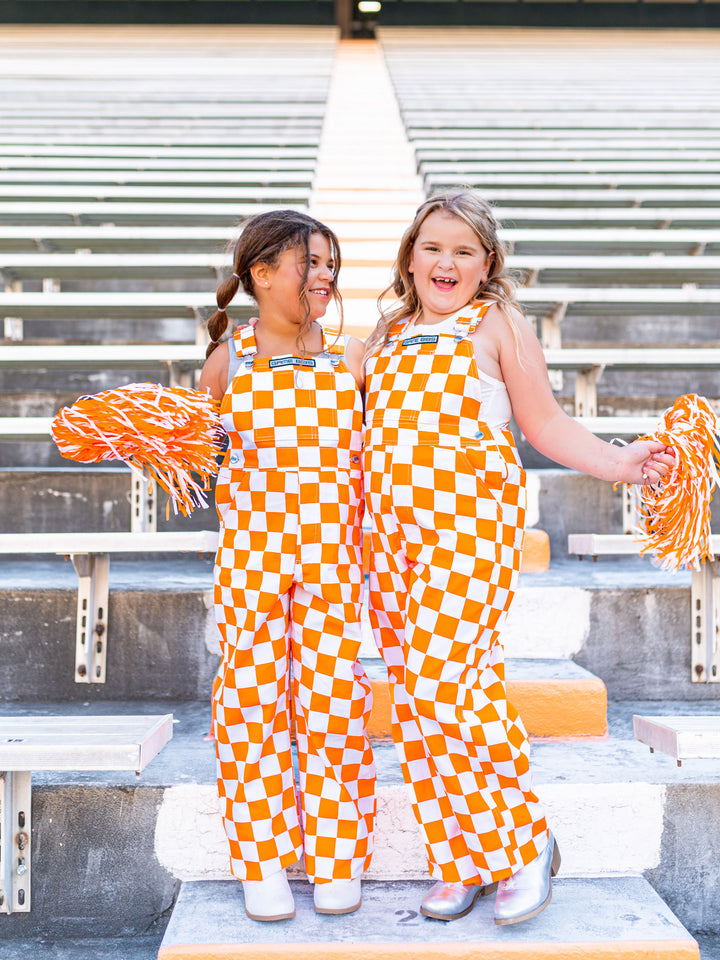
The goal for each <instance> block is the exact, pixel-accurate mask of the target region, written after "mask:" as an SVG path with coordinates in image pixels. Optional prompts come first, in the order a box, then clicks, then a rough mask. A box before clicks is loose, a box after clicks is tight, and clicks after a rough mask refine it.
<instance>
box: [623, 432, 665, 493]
mask: <svg viewBox="0 0 720 960" xmlns="http://www.w3.org/2000/svg"><path fill="white" fill-rule="evenodd" d="M619 454H620V457H619V461H620V463H619V467H620V476H619V477H618V480H619V481H620V482H621V483H640V484H647V485H649V486H654V485H655V484H656V483H660V482H661V481H663V480H664V479H665V478H666V477H667V476H669V474H670V472H671V470H672V468H673V466H674V464H675V451H674V450H673V448H672V447H666V446H665V444H664V443H660V442H658V441H657V440H635V441H634V442H633V443H629V444H628V445H627V446H626V447H622V448H621V449H620V451H619Z"/></svg>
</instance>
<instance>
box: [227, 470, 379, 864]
mask: <svg viewBox="0 0 720 960" xmlns="http://www.w3.org/2000/svg"><path fill="white" fill-rule="evenodd" d="M361 496H362V492H361V480H360V477H359V471H355V475H354V476H352V477H351V476H350V475H349V474H348V473H347V472H344V471H333V470H321V471H290V470H289V471H280V470H250V471H245V470H233V471H232V472H229V471H227V470H223V471H221V474H220V476H219V478H218V486H217V488H216V502H217V504H218V511H219V513H220V517H221V521H222V522H221V538H220V546H219V549H218V555H217V563H216V567H215V608H216V611H217V618H218V626H219V628H220V632H221V636H222V652H223V658H222V663H221V666H220V671H219V674H218V681H217V682H216V685H215V688H214V719H215V730H216V748H217V759H218V786H219V792H220V798H221V804H222V807H223V819H224V824H225V829H226V832H227V837H228V841H229V844H230V862H231V869H232V871H233V873H234V875H235V876H236V877H237V878H238V879H240V880H245V879H250V880H259V879H262V878H263V877H267V876H270V875H272V874H273V873H276V872H277V871H279V870H280V869H282V868H283V867H285V866H287V865H288V864H290V863H293V862H295V861H296V860H297V859H298V858H299V857H300V856H301V855H302V854H303V853H304V855H305V868H306V871H307V874H308V876H309V878H310V879H311V880H313V881H315V880H320V881H322V880H331V879H341V878H342V879H349V878H353V877H356V876H359V875H360V874H361V873H363V872H364V871H365V870H366V869H367V867H368V865H369V862H370V858H371V854H372V836H373V833H372V831H373V817H374V809H375V800H374V786H375V769H374V764H373V758H372V752H371V749H370V745H369V742H368V740H367V737H366V734H365V730H366V727H367V722H368V720H369V715H370V710H371V707H372V693H371V689H370V684H369V681H368V680H367V678H366V676H365V674H364V672H363V670H362V667H361V666H360V665H359V663H358V661H357V657H358V653H359V648H360V604H361V601H362V589H363V581H362V562H361V557H362V555H361V539H360V537H361V533H360V526H359V519H358V510H359V508H360V503H361ZM291 684H292V692H291V689H290V687H291ZM293 712H294V718H295V730H296V738H297V755H298V766H299V771H298V772H299V791H298V792H297V796H296V788H295V777H294V772H293V763H292V756H291V727H292V722H291V721H292V718H291V714H292V713H293Z"/></svg>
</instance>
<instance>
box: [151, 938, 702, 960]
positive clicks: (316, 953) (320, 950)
mask: <svg viewBox="0 0 720 960" xmlns="http://www.w3.org/2000/svg"><path fill="white" fill-rule="evenodd" d="M323 957H328V958H332V960H401V958H408V960H423V958H425V957H427V958H429V960H430V958H432V960H435V958H443V960H477V958H478V957H482V960H652V958H662V960H699V957H700V950H699V948H698V945H697V943H696V942H695V941H694V940H693V941H681V942H680V943H678V941H677V940H625V941H623V940H620V941H617V940H616V941H613V942H610V943H591V942H588V943H528V942H524V943H504V944H489V943H428V944H427V945H426V946H424V947H423V946H421V945H420V944H417V943H338V942H330V943H258V944H242V945H241V946H238V945H237V944H236V945H221V944H207V945H205V944H190V945H188V946H183V945H177V946H169V947H161V948H160V950H159V952H158V960H318V958H323Z"/></svg>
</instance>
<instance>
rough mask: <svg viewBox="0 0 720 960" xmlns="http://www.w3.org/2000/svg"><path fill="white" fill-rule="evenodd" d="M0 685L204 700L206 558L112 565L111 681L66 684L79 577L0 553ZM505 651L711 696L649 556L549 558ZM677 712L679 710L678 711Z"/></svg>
mask: <svg viewBox="0 0 720 960" xmlns="http://www.w3.org/2000/svg"><path fill="white" fill-rule="evenodd" d="M0 583H2V589H0V643H2V645H3V651H4V654H3V659H2V662H0V689H1V690H3V691H4V694H3V695H4V696H5V697H6V698H9V697H12V698H13V699H17V700H20V701H22V700H25V701H27V700H32V699H34V698H37V699H50V700H74V699H77V698H78V697H80V696H81V697H82V698H83V699H87V700H88V701H90V702H100V701H103V700H112V699H139V698H142V697H146V698H148V699H157V700H161V699H173V698H176V699H184V700H198V699H203V698H204V697H205V696H206V695H207V691H208V690H209V689H210V685H211V683H212V678H213V676H214V673H215V670H216V669H217V662H218V660H217V658H218V656H219V647H218V634H217V628H216V626H215V622H214V615H213V611H212V595H211V587H212V558H205V559H204V560H201V559H199V558H192V557H187V558H177V557H176V558H172V559H165V560H163V559H161V558H153V559H146V560H137V561H127V560H121V559H119V558H117V559H115V558H114V559H113V560H112V562H111V564H110V605H109V613H108V616H109V642H108V664H107V678H108V679H107V683H106V684H104V685H84V690H83V692H82V693H80V692H79V691H78V689H77V687H76V685H75V683H74V682H73V679H72V678H73V676H74V668H73V664H74V659H73V658H74V646H75V617H76V592H77V578H76V575H75V572H74V570H73V568H72V565H71V564H70V563H69V562H66V561H64V560H63V559H62V558H61V557H57V558H52V559H38V560H33V561H24V560H19V559H9V558H3V559H2V560H0ZM503 641H504V644H505V652H506V656H507V658H508V659H509V660H513V659H532V660H547V659H552V660H573V661H575V663H577V664H578V665H579V666H581V667H583V668H584V669H585V670H588V671H590V672H591V673H592V674H594V675H595V676H596V677H599V678H600V680H602V681H603V683H604V684H605V686H606V687H607V690H608V696H609V697H610V699H615V700H631V699H632V700H635V699H643V700H662V699H675V700H680V699H683V698H684V699H687V700H688V701H693V700H709V701H717V700H718V699H719V698H720V684H698V683H692V682H691V666H690V574H689V573H687V572H681V573H677V574H669V573H665V572H663V571H659V570H657V569H655V568H654V567H653V566H652V565H651V563H650V562H649V561H648V560H644V559H640V558H634V557H628V558H604V559H600V560H599V561H598V562H597V563H590V562H587V561H582V562H580V561H578V560H568V561H559V560H555V561H553V563H552V564H551V567H550V570H549V571H548V572H547V573H533V574H527V575H526V574H521V577H520V585H519V589H518V593H517V596H516V598H515V600H514V603H513V607H512V609H511V612H510V616H509V618H508V621H507V623H506V625H505V628H504V631H503ZM678 712H682V711H678Z"/></svg>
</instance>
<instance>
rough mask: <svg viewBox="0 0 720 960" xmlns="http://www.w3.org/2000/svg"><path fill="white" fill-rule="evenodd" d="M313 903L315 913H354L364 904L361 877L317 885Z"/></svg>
mask: <svg viewBox="0 0 720 960" xmlns="http://www.w3.org/2000/svg"><path fill="white" fill-rule="evenodd" d="M313 901H314V903H315V913H336V914H337V913H353V912H354V911H355V910H357V908H358V907H359V906H360V904H361V903H362V894H361V890H360V877H356V878H355V879H354V880H330V881H328V882H327V883H316V884H315V891H314V893H313Z"/></svg>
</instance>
